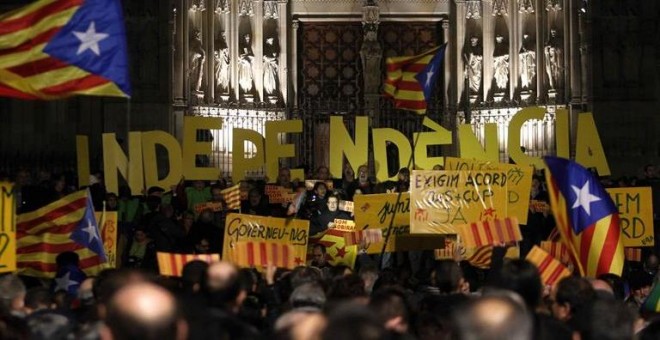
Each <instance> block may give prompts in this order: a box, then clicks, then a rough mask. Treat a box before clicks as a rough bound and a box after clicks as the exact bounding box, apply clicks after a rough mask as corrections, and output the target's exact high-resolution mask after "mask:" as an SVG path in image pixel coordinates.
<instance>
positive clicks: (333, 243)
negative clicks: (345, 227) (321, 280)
mask: <svg viewBox="0 0 660 340" xmlns="http://www.w3.org/2000/svg"><path fill="white" fill-rule="evenodd" d="M346 234H347V232H345V231H341V230H335V229H332V228H331V229H328V230H326V231H324V232H322V233H319V234H317V235H313V236H311V237H310V238H309V248H308V251H309V252H308V254H307V256H308V259H310V256H311V251H312V249H313V245H314V244H315V243H319V244H322V245H323V246H324V247H325V250H326V256H327V258H328V262H329V263H330V264H331V265H333V266H339V265H345V266H348V267H350V268H353V267H355V260H356V259H357V253H358V249H357V245H348V244H346V239H345V235H346Z"/></svg>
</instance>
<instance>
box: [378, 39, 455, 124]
mask: <svg viewBox="0 0 660 340" xmlns="http://www.w3.org/2000/svg"><path fill="white" fill-rule="evenodd" d="M446 47H447V45H446V44H445V45H442V46H438V47H435V48H432V49H430V50H428V51H426V52H424V53H422V54H420V55H416V56H410V57H393V58H387V61H386V64H387V78H386V79H385V89H384V90H385V95H386V96H388V97H390V98H392V100H394V105H395V107H396V108H398V109H403V110H410V111H414V112H416V113H418V114H425V113H426V107H427V103H428V102H429V101H430V100H431V95H432V93H433V89H434V88H435V82H436V80H437V79H438V76H439V74H440V72H442V61H443V59H444V56H445V49H446Z"/></svg>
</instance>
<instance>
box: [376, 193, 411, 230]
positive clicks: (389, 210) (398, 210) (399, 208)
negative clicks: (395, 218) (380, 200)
mask: <svg viewBox="0 0 660 340" xmlns="http://www.w3.org/2000/svg"><path fill="white" fill-rule="evenodd" d="M405 213H410V198H406V199H405V200H402V201H399V202H397V203H396V204H391V203H390V202H385V204H383V207H382V208H380V210H379V211H378V217H379V222H380V223H381V224H384V223H385V221H386V219H387V217H388V216H390V217H391V215H392V214H405Z"/></svg>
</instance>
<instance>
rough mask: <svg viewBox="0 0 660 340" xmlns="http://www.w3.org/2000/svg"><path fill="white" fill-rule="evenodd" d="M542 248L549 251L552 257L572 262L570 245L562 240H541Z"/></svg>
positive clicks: (566, 262) (565, 262) (564, 262)
mask: <svg viewBox="0 0 660 340" xmlns="http://www.w3.org/2000/svg"><path fill="white" fill-rule="evenodd" d="M541 249H543V250H545V251H547V252H548V253H549V254H550V255H552V257H554V258H555V259H557V260H558V261H560V262H561V263H563V264H569V263H570V262H571V255H570V253H569V252H568V247H566V245H565V244H563V243H561V242H551V241H541Z"/></svg>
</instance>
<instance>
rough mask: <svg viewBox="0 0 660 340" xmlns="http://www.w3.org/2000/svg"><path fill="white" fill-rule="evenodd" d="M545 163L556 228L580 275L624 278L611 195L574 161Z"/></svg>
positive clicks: (559, 159)
mask: <svg viewBox="0 0 660 340" xmlns="http://www.w3.org/2000/svg"><path fill="white" fill-rule="evenodd" d="M545 163H546V165H547V170H546V172H545V175H546V179H547V183H548V191H549V194H550V203H551V208H552V212H553V215H554V216H555V220H556V222H557V229H559V233H560V234H561V237H562V240H563V241H564V243H565V244H566V245H567V246H568V248H569V251H570V253H571V255H572V257H573V258H574V259H575V261H574V263H575V264H576V265H577V267H578V268H579V270H580V274H581V275H583V276H587V277H596V276H598V275H600V274H605V273H613V274H616V275H621V271H622V270H623V263H624V252H623V236H622V234H621V227H620V225H619V214H618V211H617V209H616V207H615V206H614V203H613V202H612V199H611V198H610V195H609V194H608V193H607V192H606V191H605V189H604V188H603V187H602V186H601V185H600V183H599V182H598V179H597V178H596V177H595V176H594V175H593V174H592V173H591V172H589V171H588V170H587V169H585V168H584V167H582V166H581V165H579V164H577V163H575V162H573V161H570V160H567V159H562V158H556V157H545Z"/></svg>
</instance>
